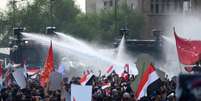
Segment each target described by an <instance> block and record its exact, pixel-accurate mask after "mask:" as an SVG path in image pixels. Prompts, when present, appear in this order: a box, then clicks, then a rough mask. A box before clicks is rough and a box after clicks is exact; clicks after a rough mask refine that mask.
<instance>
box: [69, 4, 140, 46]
mask: <svg viewBox="0 0 201 101" xmlns="http://www.w3.org/2000/svg"><path fill="white" fill-rule="evenodd" d="M117 15H118V16H117V29H121V28H122V27H124V26H127V27H128V29H129V37H130V38H140V34H142V33H143V29H144V27H143V26H144V17H143V16H142V15H141V14H140V13H138V12H136V11H135V10H133V9H130V8H129V7H127V6H122V7H121V8H119V10H118V14H117ZM114 18H115V15H114V11H113V10H104V11H102V12H101V13H99V14H96V13H94V14H87V15H85V14H82V15H79V16H77V18H76V22H75V23H74V24H72V25H73V27H72V28H71V29H69V30H68V31H70V33H73V35H76V36H78V37H82V38H85V39H88V40H96V41H99V42H101V43H112V42H113V41H114V39H115V38H117V37H118V36H119V35H120V34H119V33H115V20H114ZM118 32H119V31H118Z"/></svg>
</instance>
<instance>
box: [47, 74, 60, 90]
mask: <svg viewBox="0 0 201 101" xmlns="http://www.w3.org/2000/svg"><path fill="white" fill-rule="evenodd" d="M61 82H62V74H61V73H58V72H52V73H51V74H50V80H49V90H50V91H56V90H61Z"/></svg>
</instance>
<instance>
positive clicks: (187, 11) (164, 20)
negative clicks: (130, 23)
mask: <svg viewBox="0 0 201 101" xmlns="http://www.w3.org/2000/svg"><path fill="white" fill-rule="evenodd" d="M116 1H117V2H118V5H120V4H122V3H123V2H126V3H127V5H128V6H130V7H131V8H133V9H135V10H138V11H139V12H141V13H142V14H143V15H144V17H145V31H144V32H145V33H144V34H143V36H142V38H145V39H149V38H153V35H152V30H159V31H162V32H164V31H167V30H170V29H172V28H171V27H173V26H171V25H168V23H169V22H170V20H171V18H172V17H178V16H181V15H192V14H193V15H197V16H201V13H199V12H201V0H116ZM90 5H93V6H90ZM114 6H115V0H86V13H94V12H96V13H98V12H100V11H101V10H104V9H112V8H114Z"/></svg>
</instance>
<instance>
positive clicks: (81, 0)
mask: <svg viewBox="0 0 201 101" xmlns="http://www.w3.org/2000/svg"><path fill="white" fill-rule="evenodd" d="M8 1H9V0H0V9H6V4H7V2H8ZM75 1H76V4H77V5H78V7H79V8H81V10H82V11H83V12H85V0H75Z"/></svg>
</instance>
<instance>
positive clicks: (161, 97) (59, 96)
mask: <svg viewBox="0 0 201 101" xmlns="http://www.w3.org/2000/svg"><path fill="white" fill-rule="evenodd" d="M124 73H125V74H126V75H127V76H125V77H121V76H119V75H117V74H116V73H115V71H113V72H112V73H111V75H109V76H105V75H102V76H100V75H99V76H94V77H93V78H92V79H90V83H88V84H87V85H92V101H137V100H136V97H135V91H134V90H133V89H132V86H131V83H132V82H133V81H134V78H133V77H134V76H133V75H130V74H129V73H128V72H126V71H124ZM80 79H81V78H80V77H73V78H72V79H71V80H69V79H68V78H63V79H62V81H61V83H57V84H61V85H60V86H61V89H54V90H50V89H48V87H42V86H41V85H40V82H39V78H34V79H32V78H27V87H26V88H24V89H20V87H19V85H17V83H16V82H15V81H13V82H12V83H11V84H10V85H9V86H5V84H4V88H3V89H2V90H1V93H0V100H1V101H70V99H71V98H70V95H71V91H70V87H71V84H78V85H80ZM52 80H53V79H51V81H50V82H51V83H52ZM54 86H56V85H54ZM175 88H176V84H175V82H174V80H168V79H166V80H165V81H163V82H161V87H160V88H159V89H158V90H157V91H156V92H154V93H153V94H152V96H145V97H142V98H141V99H140V100H139V101H175V99H176V98H175ZM52 89H53V88H52Z"/></svg>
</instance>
